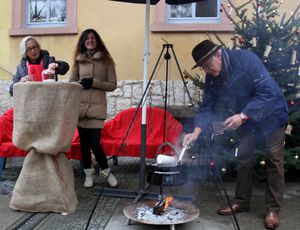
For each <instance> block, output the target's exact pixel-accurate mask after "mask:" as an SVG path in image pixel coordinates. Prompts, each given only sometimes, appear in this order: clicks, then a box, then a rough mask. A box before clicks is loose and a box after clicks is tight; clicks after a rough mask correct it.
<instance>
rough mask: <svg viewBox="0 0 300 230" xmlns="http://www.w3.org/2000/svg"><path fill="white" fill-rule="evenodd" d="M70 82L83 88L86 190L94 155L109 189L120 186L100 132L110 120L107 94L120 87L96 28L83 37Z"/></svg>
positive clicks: (80, 128) (82, 141) (80, 127)
mask: <svg viewBox="0 0 300 230" xmlns="http://www.w3.org/2000/svg"><path fill="white" fill-rule="evenodd" d="M70 81H71V82H78V83H80V84H81V85H82V87H83V88H82V89H83V90H82V96H81V106H80V114H79V120H78V125H77V126H78V133H79V137H80V145H81V155H82V160H83V165H84V173H85V176H86V177H85V181H84V187H86V188H88V187H92V186H93V175H94V173H95V170H94V168H93V167H92V161H91V152H92V153H93V154H94V156H95V158H96V161H97V163H98V164H99V166H100V175H101V176H104V177H105V178H107V182H108V184H109V186H111V187H115V186H117V180H116V178H115V177H114V176H113V175H112V173H111V172H110V168H109V167H108V163H107V159H106V155H105V153H104V151H103V148H102V146H101V145H100V137H101V129H102V128H103V125H104V120H105V119H106V118H107V101H106V92H108V91H113V90H115V89H116V87H117V79H116V71H115V64H114V61H113V59H112V57H111V55H110V53H109V52H108V50H107V48H106V46H105V44H104V42H103V41H102V39H101V38H100V36H99V34H98V33H97V32H96V31H95V30H94V29H87V30H85V31H83V32H82V33H81V35H80V38H79V41H78V43H77V46H76V50H75V54H74V63H73V67H72V72H71V75H70Z"/></svg>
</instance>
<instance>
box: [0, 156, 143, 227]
mask: <svg viewBox="0 0 300 230" xmlns="http://www.w3.org/2000/svg"><path fill="white" fill-rule="evenodd" d="M126 161H127V162H126ZM119 162H120V163H119V165H117V166H114V167H112V168H113V169H112V170H113V173H114V175H115V176H116V177H117V178H118V182H119V187H122V188H124V189H126V188H128V185H129V184H130V180H131V178H133V175H137V174H138V163H137V162H138V159H135V158H131V159H129V160H126V159H124V160H122V159H121V160H119ZM22 163H23V160H22V159H19V160H18V161H16V162H14V164H13V165H11V166H10V167H8V168H6V169H5V170H4V171H3V175H2V178H1V180H0V182H1V185H0V197H3V198H5V199H7V200H10V197H11V194H12V190H13V187H14V184H15V182H16V180H17V178H18V175H19V173H20V171H21V168H22ZM72 165H73V169H74V176H75V190H76V194H77V199H78V205H77V207H76V210H75V212H74V213H71V214H69V215H67V216H63V215H60V214H57V213H50V214H49V213H47V214H43V213H41V214H39V215H35V216H34V217H32V218H31V219H29V221H27V223H26V224H25V225H24V226H22V227H21V228H18V229H31V228H32V226H34V224H35V222H37V223H38V225H37V226H36V227H35V228H34V229H47V230H52V229H53V230H60V229H84V228H85V226H86V223H87V220H88V219H89V216H90V213H91V211H92V209H93V207H94V204H95V202H96V199H97V197H98V196H97V194H98V192H99V191H100V189H101V186H103V185H104V184H105V182H104V179H103V178H102V177H100V176H95V186H94V187H93V188H91V189H85V188H84V187H82V184H83V181H84V176H83V175H82V173H81V169H80V164H79V161H72ZM119 203H120V198H115V197H105V196H102V197H101V198H100V200H99V201H98V205H97V206H96V209H95V211H94V214H93V216H92V219H91V221H90V225H89V229H104V228H105V226H106V225H107V223H108V221H109V220H110V218H111V216H112V215H113V212H114V211H115V209H116V208H117V207H118V205H119ZM7 209H8V211H11V210H10V209H9V207H7ZM13 212H14V211H13ZM18 213H19V218H18V219H17V220H16V221H15V222H12V223H9V225H8V226H6V228H7V229H13V228H16V226H18V225H19V224H20V223H21V222H22V221H23V219H25V218H29V217H30V215H31V214H29V213H26V212H18ZM41 219H43V220H42V221H41ZM0 229H2V228H1V220H0Z"/></svg>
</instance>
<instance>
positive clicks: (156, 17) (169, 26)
mask: <svg viewBox="0 0 300 230" xmlns="http://www.w3.org/2000/svg"><path fill="white" fill-rule="evenodd" d="M221 3H222V4H223V5H225V6H226V5H227V4H228V1H227V0H221ZM167 7H168V6H167V4H165V2H164V1H159V2H158V4H157V5H156V6H154V14H153V22H152V24H151V27H150V29H151V31H152V32H193V31H195V32H196V31H200V32H201V31H205V32H209V31H215V32H216V31H221V32H226V31H233V30H234V28H233V25H232V24H231V22H230V20H229V19H228V18H227V16H226V14H225V13H224V12H220V13H219V15H220V18H219V20H218V21H220V22H219V23H216V21H214V22H211V21H209V20H208V21H206V22H205V21H203V23H199V22H197V21H193V22H192V23H188V22H185V23H183V22H180V23H176V22H169V21H168V15H167V14H168V10H167ZM177 20H178V19H177ZM179 20H180V19H179Z"/></svg>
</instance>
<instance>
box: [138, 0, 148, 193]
mask: <svg viewBox="0 0 300 230" xmlns="http://www.w3.org/2000/svg"><path fill="white" fill-rule="evenodd" d="M149 21H150V0H147V1H146V22H145V23H146V26H145V27H146V30H145V47H144V76H143V92H144V93H146V90H147V83H148V57H149ZM146 98H147V97H144V99H143V108H142V124H141V160H140V190H141V191H144V190H145V171H146V138H147V137H146V131H147V130H146V128H147V127H146V113H147V104H146Z"/></svg>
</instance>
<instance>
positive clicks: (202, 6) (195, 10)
mask: <svg viewBox="0 0 300 230" xmlns="http://www.w3.org/2000/svg"><path fill="white" fill-rule="evenodd" d="M219 2H220V1H219V0H211V1H203V2H197V3H190V4H182V5H169V6H168V8H167V17H168V22H169V23H218V22H219V18H220V7H219V6H220V3H219Z"/></svg>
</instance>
